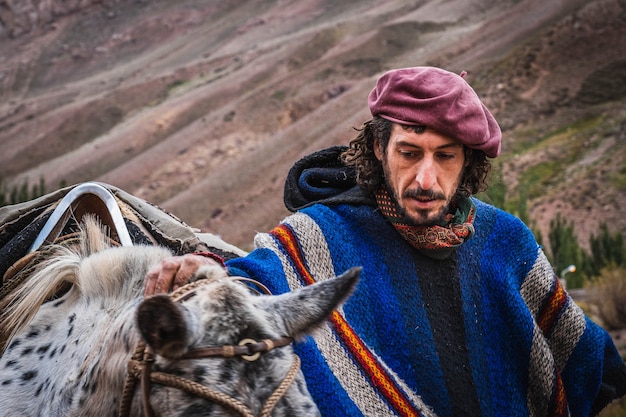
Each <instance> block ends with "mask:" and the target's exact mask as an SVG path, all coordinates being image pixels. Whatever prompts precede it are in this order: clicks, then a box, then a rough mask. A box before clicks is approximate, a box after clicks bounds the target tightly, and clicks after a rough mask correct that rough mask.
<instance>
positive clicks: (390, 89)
mask: <svg viewBox="0 0 626 417" xmlns="http://www.w3.org/2000/svg"><path fill="white" fill-rule="evenodd" d="M463 75H465V74H463ZM368 102H369V107H370V111H371V112H372V116H380V117H383V118H385V119H387V120H390V121H392V122H396V123H401V124H405V125H424V126H427V127H429V128H432V129H433V130H436V131H438V132H440V133H443V134H444V135H446V136H449V137H451V138H455V139H457V140H458V141H460V142H461V143H463V144H464V145H466V146H468V147H470V148H474V149H480V150H481V151H483V152H485V153H486V154H487V156H489V157H491V158H495V157H496V156H498V154H499V153H500V142H501V140H502V132H501V131H500V126H498V123H497V122H496V119H495V118H494V117H493V115H492V114H491V113H490V112H489V110H488V109H487V107H485V105H484V104H483V103H482V101H480V98H478V95H476V92H475V91H474V90H473V89H472V87H470V85H469V84H468V83H467V82H466V81H465V80H464V79H463V77H462V76H460V75H456V74H454V73H451V72H449V71H446V70H443V69H441V68H434V67H414V68H402V69H396V70H392V71H388V72H386V73H385V74H383V75H382V76H381V77H380V78H379V79H378V81H377V82H376V87H374V89H373V90H372V92H371V93H370V95H369V99H368Z"/></svg>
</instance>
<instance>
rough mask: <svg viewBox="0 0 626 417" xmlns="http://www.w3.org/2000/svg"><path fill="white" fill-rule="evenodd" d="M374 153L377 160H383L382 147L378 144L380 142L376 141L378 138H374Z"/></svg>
mask: <svg viewBox="0 0 626 417" xmlns="http://www.w3.org/2000/svg"><path fill="white" fill-rule="evenodd" d="M374 155H375V156H376V159H378V160H379V161H382V160H383V149H382V147H381V146H380V142H379V141H378V139H374Z"/></svg>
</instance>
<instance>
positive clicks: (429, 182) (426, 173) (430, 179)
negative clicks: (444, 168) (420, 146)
mask: <svg viewBox="0 0 626 417" xmlns="http://www.w3.org/2000/svg"><path fill="white" fill-rule="evenodd" d="M436 178H437V175H436V172H435V165H434V163H433V161H432V160H430V159H427V158H426V159H424V160H422V161H421V162H420V164H419V165H418V167H417V172H416V174H415V181H416V182H417V184H418V185H419V186H420V187H421V188H422V189H423V190H430V189H432V188H433V186H434V185H435V182H436Z"/></svg>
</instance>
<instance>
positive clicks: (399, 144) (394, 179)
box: [374, 123, 465, 225]
mask: <svg viewBox="0 0 626 417" xmlns="http://www.w3.org/2000/svg"><path fill="white" fill-rule="evenodd" d="M374 151H375V154H376V157H377V158H378V160H380V161H381V162H382V165H383V170H384V173H385V181H386V183H387V187H388V189H389V191H390V192H391V194H392V197H393V198H395V199H396V201H397V203H398V206H399V207H400V210H401V214H402V215H404V217H405V218H406V219H407V220H409V221H410V222H412V223H413V224H416V225H433V224H436V223H439V222H440V221H441V220H442V219H443V217H444V216H445V214H446V213H447V212H448V208H449V206H450V201H451V200H452V198H453V197H454V194H455V193H456V191H457V188H458V186H459V183H460V180H461V175H462V173H463V167H464V164H465V152H464V150H463V145H462V144H461V143H459V142H458V141H456V140H454V139H452V138H449V137H447V136H445V135H442V134H440V133H438V132H436V131H434V130H430V129H426V130H425V131H424V132H422V133H415V132H414V131H413V130H412V129H407V128H405V127H403V126H402V125H399V124H397V123H394V124H393V127H392V129H391V136H390V138H389V144H388V145H387V152H386V153H384V152H383V149H380V146H379V145H378V143H375V144H374Z"/></svg>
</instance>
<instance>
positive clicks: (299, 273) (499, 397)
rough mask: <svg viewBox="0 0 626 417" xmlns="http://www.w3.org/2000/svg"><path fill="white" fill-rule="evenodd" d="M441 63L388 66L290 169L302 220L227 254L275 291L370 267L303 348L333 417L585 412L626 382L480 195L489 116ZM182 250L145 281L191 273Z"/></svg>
mask: <svg viewBox="0 0 626 417" xmlns="http://www.w3.org/2000/svg"><path fill="white" fill-rule="evenodd" d="M464 75H465V74H463V73H462V74H461V75H456V74H454V73H451V72H448V71H446V70H443V69H440V68H433V67H414V68H403V69H397V70H392V71H389V72H387V73H385V74H383V75H382V76H381V77H380V78H379V79H378V81H377V83H376V86H375V87H374V89H373V90H372V92H371V93H370V95H369V100H368V101H369V108H370V110H371V113H372V119H371V120H369V121H367V122H365V123H364V125H363V127H362V128H361V129H360V131H359V134H358V136H357V137H356V138H355V139H354V140H353V141H352V142H351V143H350V144H349V146H346V147H333V148H330V149H324V150H321V151H319V152H316V153H314V154H312V155H309V156H306V157H305V158H303V159H302V160H300V161H298V162H297V163H296V164H295V165H294V166H293V168H292V169H291V171H290V172H289V175H288V178H287V182H286V185H285V197H284V198H285V204H286V206H287V208H289V209H290V210H291V211H292V212H293V214H292V215H290V216H289V217H287V218H286V219H285V220H284V221H283V222H281V224H280V225H278V226H277V227H276V228H274V229H273V230H271V231H270V232H269V233H260V234H258V235H257V236H256V238H255V247H256V249H255V250H254V251H252V252H251V253H250V254H249V255H247V256H246V257H243V258H238V259H234V260H230V261H228V262H227V263H226V267H227V268H228V271H229V273H230V274H232V275H241V276H247V277H250V278H253V279H256V280H259V281H261V282H262V283H263V284H265V285H266V286H268V287H269V288H270V290H271V291H272V292H273V293H274V294H280V293H284V292H287V291H290V290H293V289H294V288H298V287H301V286H304V285H309V284H311V283H313V282H315V281H318V280H323V279H327V278H328V277H333V276H335V275H338V274H340V273H342V272H344V271H345V270H347V269H348V268H350V267H353V266H361V267H362V272H361V279H360V282H359V285H358V287H357V289H356V291H355V293H354V294H353V295H352V297H351V298H350V299H349V300H348V301H347V303H346V304H345V305H344V306H343V308H342V309H341V311H338V312H336V313H335V314H334V315H333V316H332V318H331V319H330V320H329V323H328V325H327V326H325V327H324V328H322V329H320V331H318V333H317V334H316V335H315V336H313V337H311V338H309V339H307V340H305V341H302V342H300V343H298V344H297V352H298V354H299V355H300V357H301V359H302V371H303V373H304V375H305V377H306V381H307V384H308V389H309V391H310V393H311V395H312V396H313V398H314V400H315V401H316V403H317V405H318V407H319V409H320V411H321V413H322V415H324V416H376V417H380V416H412V415H422V416H430V415H437V416H440V417H452V416H473V417H477V416H485V417H487V416H489V417H491V416H507V417H511V416H538V417H539V416H541V417H543V416H567V415H571V416H580V417H582V416H585V417H587V416H592V415H596V414H598V413H599V412H600V410H601V409H603V408H604V407H605V406H606V405H607V404H608V403H609V402H611V401H612V400H613V399H615V398H618V397H621V396H622V395H624V394H625V393H626V367H625V366H624V363H623V361H622V359H621V358H620V356H619V355H618V353H617V351H616V349H615V347H614V345H613V342H612V340H611V338H610V337H609V335H608V334H607V333H606V331H604V330H603V329H602V328H600V327H599V326H597V325H596V324H594V323H593V322H592V321H590V320H589V319H588V318H587V317H586V316H585V315H584V314H583V312H582V310H581V309H580V308H579V307H578V306H577V305H576V304H575V303H574V301H573V300H572V299H571V298H570V297H569V295H568V294H567V292H566V291H565V289H564V288H563V287H562V286H561V285H560V283H559V280H558V279H557V277H556V276H555V274H554V271H553V268H552V266H551V265H550V263H549V261H548V260H547V258H546V256H545V255H544V253H543V251H542V249H541V247H540V246H539V245H538V244H537V242H536V240H535V238H534V237H533V234H532V232H531V231H530V230H529V229H528V228H527V227H526V226H525V225H524V224H523V223H522V222H521V221H520V220H519V219H517V218H516V217H514V216H512V215H510V214H508V213H506V212H504V211H502V210H500V209H497V208H495V207H493V206H491V205H489V204H486V203H484V202H481V201H480V200H478V199H476V198H475V197H473V195H474V194H476V193H478V192H480V191H483V190H485V189H486V182H485V181H486V177H487V174H488V172H489V169H490V162H489V158H495V157H497V156H498V154H499V153H500V148H501V138H502V135H501V131H500V127H499V126H498V124H497V122H496V120H495V119H494V117H493V116H492V114H491V113H490V112H489V110H488V109H487V108H486V107H485V105H484V104H483V103H482V101H481V100H480V99H479V97H478V96H477V95H476V93H475V92H474V90H473V89H472V88H471V87H470V85H469V84H468V83H467V82H466V81H465V79H464ZM208 262H214V260H213V259H211V258H207V257H201V256H196V255H186V256H184V257H178V258H173V259H169V260H167V261H166V262H165V263H164V264H163V265H161V266H159V267H158V268H155V269H154V270H153V271H151V272H150V273H149V274H148V277H147V285H146V291H147V294H151V293H154V292H161V291H167V290H168V289H169V287H171V286H172V285H173V286H178V285H181V284H184V283H185V282H186V281H187V280H188V279H189V277H190V275H191V274H192V273H193V271H194V270H195V269H196V268H197V267H198V265H200V264H202V263H208Z"/></svg>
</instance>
